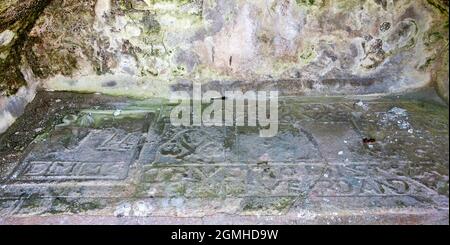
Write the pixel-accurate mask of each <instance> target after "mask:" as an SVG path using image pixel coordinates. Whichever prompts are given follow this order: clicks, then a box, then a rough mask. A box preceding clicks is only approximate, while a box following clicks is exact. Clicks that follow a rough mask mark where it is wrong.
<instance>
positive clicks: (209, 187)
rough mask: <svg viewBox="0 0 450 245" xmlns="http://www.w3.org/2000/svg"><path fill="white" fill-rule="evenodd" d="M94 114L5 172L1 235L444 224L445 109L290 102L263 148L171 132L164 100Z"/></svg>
mask: <svg viewBox="0 0 450 245" xmlns="http://www.w3.org/2000/svg"><path fill="white" fill-rule="evenodd" d="M60 96H61V95H60ZM86 96H87V97H89V95H86ZM44 98H45V96H44ZM68 98H70V96H68ZM49 100H54V98H50V99H49ZM85 101H87V100H86V99H85ZM91 101H92V103H93V104H89V103H87V104H84V105H83V106H84V108H81V110H78V111H77V112H74V111H69V112H67V113H64V112H63V113H62V114H63V115H62V117H59V119H58V121H56V122H54V123H51V124H49V125H54V126H52V127H49V128H47V129H46V130H45V131H41V133H40V134H38V136H37V137H35V138H34V140H33V141H32V142H29V141H28V142H25V144H26V146H27V147H26V149H24V150H23V151H17V152H16V154H17V155H18V157H16V158H10V159H11V160H9V161H8V162H3V163H2V165H1V166H0V167H1V168H6V169H11V170H10V171H7V174H3V175H2V176H3V178H2V180H1V188H0V196H1V198H0V216H1V217H0V223H5V224H10V223H15V224H22V223H46V222H48V223H58V222H63V223H72V224H73V223H93V224H95V223H105V222H106V223H117V224H118V223H123V224H133V223H140V224H143V223H148V224H151V223H159V224H161V223H163V224H168V223H186V222H192V223H197V224H205V223H207V224H213V223H214V224H217V223H219V224H230V223H233V224H235V223H242V224H255V223H257V224H268V223H272V224H325V223H327V224H448V195H449V192H448V157H449V151H448V147H449V145H448V144H449V138H448V130H449V127H448V110H447V108H446V107H445V106H443V105H439V104H434V103H432V102H426V101H414V100H409V99H407V98H405V99H402V98H397V99H395V100H392V99H389V98H378V99H373V98H369V97H366V98H365V99H362V101H361V100H360V99H356V98H344V97H320V98H317V97H316V98H311V97H309V98H306V97H297V98H293V97H289V98H282V99H281V101H280V105H281V106H280V112H281V115H282V117H281V118H282V119H281V120H280V125H279V128H280V131H279V133H278V135H277V136H275V137H273V138H260V137H259V133H258V130H257V129H258V128H252V127H234V126H233V127H230V126H228V127H198V126H197V127H175V126H172V125H171V124H170V123H169V120H168V118H167V116H168V112H170V109H171V108H172V105H169V104H166V103H165V102H164V101H161V100H152V101H132V100H128V101H127V102H120V103H118V102H112V103H111V101H109V102H108V100H103V101H104V102H103V104H101V105H99V104H98V103H96V102H98V101H99V100H98V99H95V100H91ZM51 104H52V106H51V107H50V109H49V111H52V109H51V108H59V107H60V106H61V104H58V103H51ZM94 105H96V106H99V107H98V108H97V109H95V108H93V106H94ZM295 108H297V110H295ZM59 113H61V112H59ZM87 118H88V119H89V120H87ZM47 120H54V119H47ZM86 122H89V123H86ZM18 123H20V122H18ZM36 127H38V126H37V125H32V126H30V128H31V130H33V129H34V128H36ZM7 135H9V136H8V137H6V138H2V139H1V141H2V142H1V143H2V144H0V145H2V148H5V147H8V146H6V145H5V144H4V142H9V141H11V140H10V139H12V138H14V135H15V134H7ZM10 147H13V148H14V146H10ZM5 157H6V155H5ZM8 166H12V168H11V167H9V168H8Z"/></svg>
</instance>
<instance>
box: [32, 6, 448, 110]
mask: <svg viewBox="0 0 450 245" xmlns="http://www.w3.org/2000/svg"><path fill="white" fill-rule="evenodd" d="M73 13H77V14H73ZM30 40H31V41H29V42H28V46H27V50H28V51H29V52H26V55H27V60H28V61H29V62H30V63H31V67H32V69H33V72H34V74H36V75H37V76H38V77H39V78H40V79H41V80H42V82H43V84H44V86H45V87H46V88H48V89H56V90H75V91H77V90H82V91H95V92H107V93H112V94H127V95H134V96H140V97H152V96H155V95H164V94H165V93H167V92H168V90H169V86H168V85H173V84H179V83H181V84H184V83H186V81H194V80H195V81H203V82H210V81H222V83H223V81H230V82H231V81H242V83H246V82H248V83H252V82H253V83H256V81H269V83H270V84H271V86H273V85H274V84H275V85H276V84H278V86H279V89H280V90H282V92H283V90H285V91H286V92H289V93H296V94H304V93H306V94H311V93H341V94H342V93H344V94H352V93H353V94H354V93H357V94H361V93H389V92H400V91H405V90H407V89H411V88H417V87H422V86H425V85H430V84H436V85H437V87H438V88H439V89H440V91H441V95H443V96H444V97H445V98H447V101H448V92H447V91H448V67H447V64H448V5H447V3H446V1H437V0H421V1H412V0H397V1H389V0H365V1H353V0H348V1H326V0H296V1H294V0H283V1H275V0H267V1H241V0H233V1H218V0H204V1H202V0H172V1H162V0H144V1H142V0H141V1H139V0H127V1H125V0H114V1H110V0H98V1H94V0H89V1H73V0H64V1H58V2H55V3H53V4H51V5H50V6H49V7H48V8H47V9H46V10H45V12H44V14H43V15H41V17H40V18H39V20H38V23H37V25H36V26H35V27H34V29H33V31H32V33H31V35H30ZM225 83H226V82H225ZM266 84H268V83H266Z"/></svg>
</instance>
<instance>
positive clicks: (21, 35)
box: [0, 0, 50, 133]
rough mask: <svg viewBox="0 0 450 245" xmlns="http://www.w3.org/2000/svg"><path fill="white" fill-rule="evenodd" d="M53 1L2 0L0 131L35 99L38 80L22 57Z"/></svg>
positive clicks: (0, 4) (0, 6) (0, 30)
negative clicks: (37, 20) (37, 24)
mask: <svg viewBox="0 0 450 245" xmlns="http://www.w3.org/2000/svg"><path fill="white" fill-rule="evenodd" d="M49 3H50V0H0V133H2V132H3V131H5V130H6V129H7V128H8V127H9V126H10V125H11V124H12V123H13V122H14V120H15V119H16V118H17V117H18V116H20V115H21V114H22V113H23V110H24V108H25V106H26V105H27V104H28V103H29V102H30V101H31V100H32V99H33V98H34V94H35V89H36V86H37V82H38V81H37V80H36V79H34V76H33V73H32V71H31V69H30V68H29V66H28V65H27V62H24V60H23V59H22V57H23V56H22V54H23V51H24V50H23V47H24V45H25V42H26V40H27V36H28V33H29V32H30V31H31V29H32V28H33V26H34V23H35V21H36V19H37V18H38V17H39V15H40V14H41V13H42V11H43V10H44V8H45V7H46V6H47V5H48V4H49Z"/></svg>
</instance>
